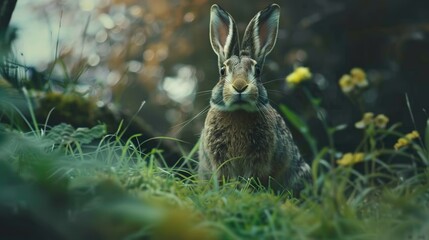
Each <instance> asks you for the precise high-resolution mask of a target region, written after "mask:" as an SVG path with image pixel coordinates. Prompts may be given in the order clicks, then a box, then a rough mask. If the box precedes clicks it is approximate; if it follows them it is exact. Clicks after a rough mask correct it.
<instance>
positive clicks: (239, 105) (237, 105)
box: [229, 95, 257, 112]
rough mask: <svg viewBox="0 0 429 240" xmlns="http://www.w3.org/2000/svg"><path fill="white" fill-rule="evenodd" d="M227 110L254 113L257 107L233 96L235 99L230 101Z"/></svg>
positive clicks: (248, 101) (251, 102) (247, 100)
mask: <svg viewBox="0 0 429 240" xmlns="http://www.w3.org/2000/svg"><path fill="white" fill-rule="evenodd" d="M229 110H230V111H235V110H245V111H249V112H254V111H257V107H256V104H255V103H254V102H253V101H251V100H249V99H246V98H243V97H242V96H239V95H238V96H235V98H234V99H233V100H232V101H230V104H229Z"/></svg>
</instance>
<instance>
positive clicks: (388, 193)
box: [0, 90, 429, 239]
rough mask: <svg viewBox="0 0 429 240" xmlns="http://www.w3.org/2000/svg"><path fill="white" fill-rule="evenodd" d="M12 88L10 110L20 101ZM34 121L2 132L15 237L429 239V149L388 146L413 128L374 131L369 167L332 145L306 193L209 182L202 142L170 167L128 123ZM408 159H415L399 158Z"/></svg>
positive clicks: (2, 207) (1, 206) (6, 221)
mask: <svg viewBox="0 0 429 240" xmlns="http://www.w3.org/2000/svg"><path fill="white" fill-rule="evenodd" d="M2 91H3V90H2ZM2 93H5V92H2ZM2 96H3V97H2V99H1V104H2V107H4V106H5V105H9V104H14V102H13V101H10V99H8V96H7V95H2ZM4 96H6V97H4ZM3 109H4V108H3ZM16 110H17V109H16ZM17 111H18V110H17ZM7 116H8V115H7V114H6V113H5V112H2V118H5V117H7ZM29 122H31V120H30V121H29ZM29 127H31V128H33V131H31V132H23V131H20V130H19V129H16V128H14V127H13V126H6V125H3V126H2V127H1V132H0V159H1V162H0V164H1V167H0V169H1V170H0V171H1V173H0V189H1V193H0V221H1V223H2V224H1V230H0V231H1V232H0V234H1V235H2V236H8V237H10V238H13V239H23V238H37V239H43V238H45V239H46V238H50V239H52V238H55V239H142V238H149V237H151V238H155V239H172V238H174V239H239V238H244V239H344V238H346V237H347V239H421V238H422V237H423V239H424V237H426V236H427V233H428V229H429V221H428V219H429V208H428V204H429V190H428V189H429V172H428V165H427V164H428V163H429V161H428V154H427V150H426V149H427V147H426V146H424V145H421V143H422V141H416V142H411V143H410V144H409V145H407V146H405V147H403V148H402V149H401V150H399V151H395V150H393V149H392V147H391V146H385V147H384V146H383V143H382V142H383V138H384V137H385V136H386V135H390V134H393V135H396V134H398V135H401V134H400V133H397V132H395V130H394V127H392V128H390V129H387V130H381V129H380V130H379V129H375V127H374V126H372V127H373V128H372V127H371V126H369V128H368V129H366V130H365V131H367V135H366V136H365V139H364V140H363V142H362V146H365V147H363V148H362V153H363V154H364V156H365V157H364V159H362V160H361V161H362V163H357V164H356V165H359V164H362V165H364V166H365V170H363V171H361V172H359V171H356V170H355V169H354V165H353V164H350V165H349V166H337V167H332V165H331V164H330V163H329V162H327V161H325V160H323V159H321V157H322V156H323V157H329V156H331V155H332V154H334V149H331V148H329V147H325V148H323V149H322V150H321V151H320V152H318V157H317V158H316V159H315V160H314V161H313V164H312V165H313V166H312V169H313V181H314V183H313V186H312V187H308V188H307V189H306V190H305V191H304V192H303V193H302V198H301V199H293V198H291V197H290V194H289V193H287V192H285V193H283V194H277V195H276V194H273V193H272V192H270V191H269V190H266V189H262V188H259V187H258V185H257V184H256V183H255V182H254V181H252V180H237V181H232V182H228V183H224V184H223V185H222V186H219V185H218V184H217V183H216V182H199V181H198V180H196V178H195V165H196V160H195V159H193V158H192V156H194V154H193V153H194V151H195V149H194V150H193V152H191V153H189V154H187V155H184V156H183V158H182V161H181V164H180V165H179V164H177V165H175V166H168V165H167V164H166V163H165V160H164V159H163V155H162V150H161V149H156V148H154V149H149V150H146V151H142V148H144V146H145V143H141V144H135V143H134V142H133V141H132V138H130V139H123V138H121V133H122V132H123V129H121V128H120V127H119V129H118V131H117V132H116V133H111V134H106V132H105V126H103V125H98V126H95V127H93V128H91V129H89V128H78V129H74V128H73V127H71V126H70V125H67V124H61V125H57V126H53V127H49V126H46V125H43V124H37V125H33V126H32V125H31V124H30V125H29ZM371 128H372V129H371ZM428 137H429V131H428V132H427V133H426V138H428ZM426 141H427V140H426ZM367 147H368V148H367ZM363 149H365V150H363ZM404 149H405V150H404ZM399 157H402V159H403V160H404V161H403V162H402V163H401V164H398V163H394V160H395V159H396V158H399ZM23 229H25V231H24V230H23Z"/></svg>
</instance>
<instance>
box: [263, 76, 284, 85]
mask: <svg viewBox="0 0 429 240" xmlns="http://www.w3.org/2000/svg"><path fill="white" fill-rule="evenodd" d="M276 81H284V78H275V79H272V80H269V81H264V82H262V85H265V84H268V83H272V82H276Z"/></svg>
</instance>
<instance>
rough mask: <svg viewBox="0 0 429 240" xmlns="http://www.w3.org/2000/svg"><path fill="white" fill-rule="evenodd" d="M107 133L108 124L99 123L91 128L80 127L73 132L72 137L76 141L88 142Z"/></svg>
mask: <svg viewBox="0 0 429 240" xmlns="http://www.w3.org/2000/svg"><path fill="white" fill-rule="evenodd" d="M104 134H106V125H97V126H95V127H93V128H91V129H89V128H78V129H76V131H74V132H73V134H72V138H73V139H75V140H76V141H78V142H80V143H83V144H88V143H91V142H92V141H93V140H94V139H97V138H101V137H103V135H104Z"/></svg>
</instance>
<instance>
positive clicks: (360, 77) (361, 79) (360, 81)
mask: <svg viewBox="0 0 429 240" xmlns="http://www.w3.org/2000/svg"><path fill="white" fill-rule="evenodd" d="M350 74H351V75H352V81H353V83H354V85H356V86H358V87H366V86H368V81H367V80H366V73H365V72H364V71H363V70H362V69H361V68H353V69H352V70H351V71H350Z"/></svg>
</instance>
